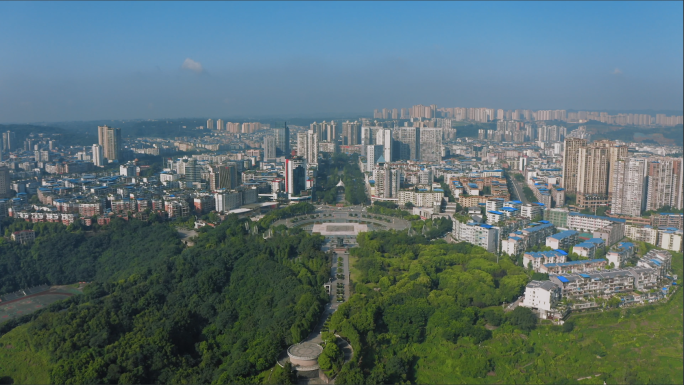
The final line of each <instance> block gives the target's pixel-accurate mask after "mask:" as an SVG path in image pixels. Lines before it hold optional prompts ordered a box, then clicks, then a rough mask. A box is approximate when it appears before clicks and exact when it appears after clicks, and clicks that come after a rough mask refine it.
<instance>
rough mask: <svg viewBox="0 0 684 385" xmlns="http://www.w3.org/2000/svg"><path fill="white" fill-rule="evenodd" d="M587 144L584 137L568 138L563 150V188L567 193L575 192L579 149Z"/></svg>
mask: <svg viewBox="0 0 684 385" xmlns="http://www.w3.org/2000/svg"><path fill="white" fill-rule="evenodd" d="M586 145H587V140H586V139H578V138H568V139H566V140H565V149H564V152H563V188H565V191H566V192H568V193H571V194H572V193H576V192H577V167H578V163H579V149H580V148H582V147H584V146H586Z"/></svg>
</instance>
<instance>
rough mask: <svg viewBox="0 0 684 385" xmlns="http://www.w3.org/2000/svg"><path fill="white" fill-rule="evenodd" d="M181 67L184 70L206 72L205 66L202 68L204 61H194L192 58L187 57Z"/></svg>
mask: <svg viewBox="0 0 684 385" xmlns="http://www.w3.org/2000/svg"><path fill="white" fill-rule="evenodd" d="M181 68H182V69H184V70H190V71H193V72H197V73H198V74H199V73H202V72H204V68H202V63H200V62H197V61H194V60H192V59H190V58H187V59H185V61H184V62H183V65H182V66H181Z"/></svg>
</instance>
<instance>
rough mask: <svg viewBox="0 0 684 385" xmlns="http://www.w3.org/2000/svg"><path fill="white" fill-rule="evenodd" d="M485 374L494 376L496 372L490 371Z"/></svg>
mask: <svg viewBox="0 0 684 385" xmlns="http://www.w3.org/2000/svg"><path fill="white" fill-rule="evenodd" d="M487 375H488V376H492V377H494V376H496V372H495V371H491V372H488V373H487Z"/></svg>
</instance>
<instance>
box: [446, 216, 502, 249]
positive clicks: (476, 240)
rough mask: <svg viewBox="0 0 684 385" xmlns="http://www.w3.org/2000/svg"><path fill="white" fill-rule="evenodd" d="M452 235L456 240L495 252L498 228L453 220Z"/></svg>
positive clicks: (497, 241)
mask: <svg viewBox="0 0 684 385" xmlns="http://www.w3.org/2000/svg"><path fill="white" fill-rule="evenodd" d="M452 236H453V237H454V239H456V240H458V241H465V242H468V243H471V244H473V245H476V246H480V247H483V248H485V249H487V251H489V252H496V251H497V246H498V244H499V229H497V228H496V227H493V226H491V225H487V224H480V223H476V222H468V223H461V222H459V221H454V224H453V230H452Z"/></svg>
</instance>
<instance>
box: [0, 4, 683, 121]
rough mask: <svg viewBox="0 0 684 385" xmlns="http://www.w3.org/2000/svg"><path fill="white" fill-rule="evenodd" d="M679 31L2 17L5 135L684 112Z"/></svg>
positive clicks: (166, 10)
mask: <svg viewBox="0 0 684 385" xmlns="http://www.w3.org/2000/svg"><path fill="white" fill-rule="evenodd" d="M681 16H682V3H681V2H661V3H650V2H649V3H637V2H605V3H589V2H580V3H569V2H562V3H537V2H532V3H507V2H483V3H465V2H455V3H444V2H436V3H408V2H397V3H389V2H377V3H356V2H350V3H336V2H324V3H279V2H278V3H265V2H255V3H232V2H231V3H219V2H208V3H177V2H170V3H163V2H151V3H114V2H104V3H82V2H76V3H68V2H65V3H33V2H30V3H23V2H19V3H0V32H1V33H3V34H4V35H5V36H8V37H9V38H6V39H4V40H3V41H0V51H2V52H3V54H4V55H6V58H9V60H3V61H1V62H0V123H38V122H43V123H44V122H65V121H94V120H137V119H183V118H186V119H187V117H188V116H195V117H207V118H219V117H225V118H227V117H236V118H237V117H249V116H253V117H255V118H266V117H310V116H330V115H341V116H353V115H359V114H364V115H371V113H372V111H373V109H376V108H377V109H381V108H407V107H410V106H412V105H414V104H424V105H429V104H436V105H438V106H439V107H489V108H497V109H498V108H503V109H532V110H538V109H566V110H594V111H616V110H621V111H630V110H632V111H643V110H654V111H662V110H671V111H681V110H682V104H684V99H683V91H682V89H683V88H684V82H683V80H682V79H683V76H682V72H683V64H682V63H683V56H684V53H683V50H682V45H683V38H682V36H683V34H682V28H683V24H682V18H681ZM320 111H324V112H320ZM325 111H328V112H327V113H326V112H325ZM330 111H337V112H330Z"/></svg>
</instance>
